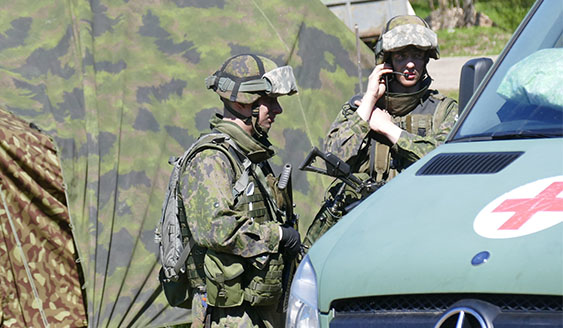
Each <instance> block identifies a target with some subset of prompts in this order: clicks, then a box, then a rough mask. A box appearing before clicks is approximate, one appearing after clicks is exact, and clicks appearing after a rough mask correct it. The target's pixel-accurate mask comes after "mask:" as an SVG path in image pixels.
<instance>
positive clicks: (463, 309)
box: [329, 293, 563, 328]
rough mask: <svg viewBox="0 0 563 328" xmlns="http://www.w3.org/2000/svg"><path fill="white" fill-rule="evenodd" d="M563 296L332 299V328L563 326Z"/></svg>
mask: <svg viewBox="0 0 563 328" xmlns="http://www.w3.org/2000/svg"><path fill="white" fill-rule="evenodd" d="M562 301H563V297H562V296H545V295H515V294H503V295H497V294H474V293H473V294H421V295H391V296H378V297H365V298H357V299H342V300H337V301H334V302H332V304H331V305H332V306H331V307H332V309H334V317H333V318H332V319H331V321H330V323H329V327H330V328H341V327H386V328H420V327H429V328H431V327H439V328H458V327H462V328H484V327H492V326H494V327H495V328H524V327H526V328H528V327H529V328H531V327H540V326H541V327H542V328H561V327H563V311H562V305H561V304H562Z"/></svg>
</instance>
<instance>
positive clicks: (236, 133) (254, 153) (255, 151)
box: [209, 114, 275, 163]
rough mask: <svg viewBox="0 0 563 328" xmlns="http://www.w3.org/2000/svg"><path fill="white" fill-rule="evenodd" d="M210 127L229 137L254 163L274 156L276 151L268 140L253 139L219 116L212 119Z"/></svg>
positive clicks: (238, 127)
mask: <svg viewBox="0 0 563 328" xmlns="http://www.w3.org/2000/svg"><path fill="white" fill-rule="evenodd" d="M209 125H210V126H211V128H212V129H215V130H217V131H219V132H222V133H225V134H227V135H229V136H230V137H231V138H232V139H233V141H234V142H235V143H236V144H237V146H239V148H240V150H242V152H243V153H244V154H245V155H246V156H247V157H248V159H249V160H250V161H251V162H252V163H259V162H262V161H265V160H267V159H270V158H271V157H272V156H274V153H275V152H274V149H273V148H271V144H270V142H269V141H268V139H265V138H264V139H263V140H260V141H259V140H257V139H255V138H253V137H252V136H250V135H248V133H246V132H245V131H244V130H243V129H241V128H240V126H238V125H236V124H235V123H232V122H229V121H225V120H223V117H222V116H221V115H219V114H216V115H215V116H213V117H212V118H211V120H210V121H209Z"/></svg>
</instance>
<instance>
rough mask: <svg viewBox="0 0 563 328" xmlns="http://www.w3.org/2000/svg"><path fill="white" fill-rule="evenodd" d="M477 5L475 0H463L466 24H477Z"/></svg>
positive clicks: (464, 21)
mask: <svg viewBox="0 0 563 328" xmlns="http://www.w3.org/2000/svg"><path fill="white" fill-rule="evenodd" d="M476 16H477V14H476V13H475V6H474V4H473V0H463V23H464V25H465V26H474V25H475V17H476Z"/></svg>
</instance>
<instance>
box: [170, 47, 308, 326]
mask: <svg viewBox="0 0 563 328" xmlns="http://www.w3.org/2000/svg"><path fill="white" fill-rule="evenodd" d="M256 64H258V66H256ZM256 67H259V68H260V72H257V71H256V69H257V68H256ZM274 67H275V64H274V63H273V62H271V61H269V60H267V59H265V58H262V57H260V58H259V57H258V56H254V55H241V56H235V57H233V58H231V59H229V60H228V61H227V62H226V64H225V65H223V67H222V69H221V70H220V71H218V72H216V73H215V74H214V75H213V76H211V77H210V78H208V80H207V81H206V83H207V85H208V88H214V91H216V92H217V93H218V94H220V96H221V97H222V98H224V99H230V100H231V101H236V102H240V103H248V104H253V103H254V102H255V101H256V100H257V99H258V98H259V97H260V96H261V95H257V94H255V93H254V92H257V89H260V88H264V89H266V88H267V92H269V93H270V96H273V95H272V94H273V93H276V95H275V96H278V95H283V94H291V93H290V91H291V90H293V89H292V88H293V87H294V86H293V87H292V86H291V83H294V81H292V78H293V74H292V73H291V72H289V73H291V74H289V75H288V70H287V68H285V71H283V70H279V69H278V70H275V69H273V68H274ZM272 70H273V72H272ZM268 72H270V73H271V74H269V75H268ZM241 76H242V77H241ZM262 76H268V83H270V84H265V83H264V84H263V85H262V83H263V80H261V77H262ZM276 79H279V80H280V82H282V83H275V82H276V81H275V80H276ZM284 79H286V80H284ZM287 79H289V80H290V81H287ZM245 82H248V83H246V84H244V83H245ZM288 82H289V83H288ZM237 83H238V84H237ZM264 89H262V90H258V91H259V92H265V91H264ZM225 106H226V108H225V110H229V111H234V109H233V108H231V107H229V103H228V102H225ZM255 113H256V115H255ZM235 114H236V116H237V117H239V118H240V119H241V120H244V121H245V122H246V121H247V122H248V123H246V124H247V126H249V125H250V124H253V129H254V133H252V134H249V133H248V132H247V131H245V130H243V128H242V127H241V126H239V125H237V124H235V123H233V122H232V121H229V120H224V119H223V117H222V116H221V115H217V116H215V117H213V118H212V119H211V121H210V126H211V129H212V133H211V134H209V135H205V136H203V137H200V139H198V141H197V142H196V146H195V150H193V152H194V153H195V155H194V156H193V157H192V159H191V160H190V162H189V163H188V164H187V166H186V168H185V170H184V171H183V173H182V175H181V178H180V192H181V194H182V200H183V203H184V209H185V214H186V218H187V222H188V227H189V231H190V233H191V236H192V238H193V240H194V241H195V246H194V249H193V251H192V255H191V256H190V257H189V258H188V261H187V275H188V279H189V282H190V284H191V286H192V287H194V288H195V289H197V290H199V293H197V294H196V295H195V296H194V298H193V302H192V315H193V323H192V327H201V326H204V325H209V326H211V327H235V326H236V327H281V326H283V325H284V319H285V316H284V314H283V313H281V312H278V311H277V309H278V306H279V302H280V298H281V295H282V292H283V286H282V280H283V279H282V275H283V270H284V256H292V255H288V253H287V249H284V247H287V244H284V240H285V239H284V235H286V234H287V232H286V231H287V230H288V227H287V226H285V225H284V221H285V218H284V216H283V211H282V210H281V209H282V208H283V206H284V204H281V202H282V200H283V197H282V196H280V195H279V193H280V192H279V190H278V189H277V179H276V178H275V177H274V174H273V172H272V169H271V167H270V165H269V164H268V159H270V158H271V157H272V156H273V155H274V151H273V149H272V148H271V144H270V143H269V141H268V139H267V134H266V132H267V131H263V130H260V127H259V126H257V123H256V122H257V119H258V113H257V112H255V111H254V110H253V117H243V116H242V114H240V113H233V115H235ZM251 121H252V123H251ZM290 230H291V229H290ZM293 231H294V233H295V234H296V235H297V239H298V240H299V238H298V233H297V232H296V231H295V230H293ZM299 245H300V241H299Z"/></svg>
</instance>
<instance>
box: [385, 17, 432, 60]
mask: <svg viewBox="0 0 563 328" xmlns="http://www.w3.org/2000/svg"><path fill="white" fill-rule="evenodd" d="M407 46H415V47H417V48H418V49H421V50H426V51H428V56H429V57H430V58H434V59H438V58H440V49H439V47H438V36H437V35H436V33H435V32H434V31H432V30H431V29H430V26H428V23H426V21H425V20H424V19H422V18H420V17H418V16H416V15H400V16H395V17H393V18H391V19H390V20H389V21H388V22H387V24H386V25H385V28H384V30H383V33H381V37H380V38H379V40H378V41H377V43H376V44H375V47H374V51H375V62H376V64H382V63H384V62H385V61H386V60H387V59H388V56H389V53H390V52H393V51H399V50H401V49H403V48H405V47H407Z"/></svg>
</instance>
